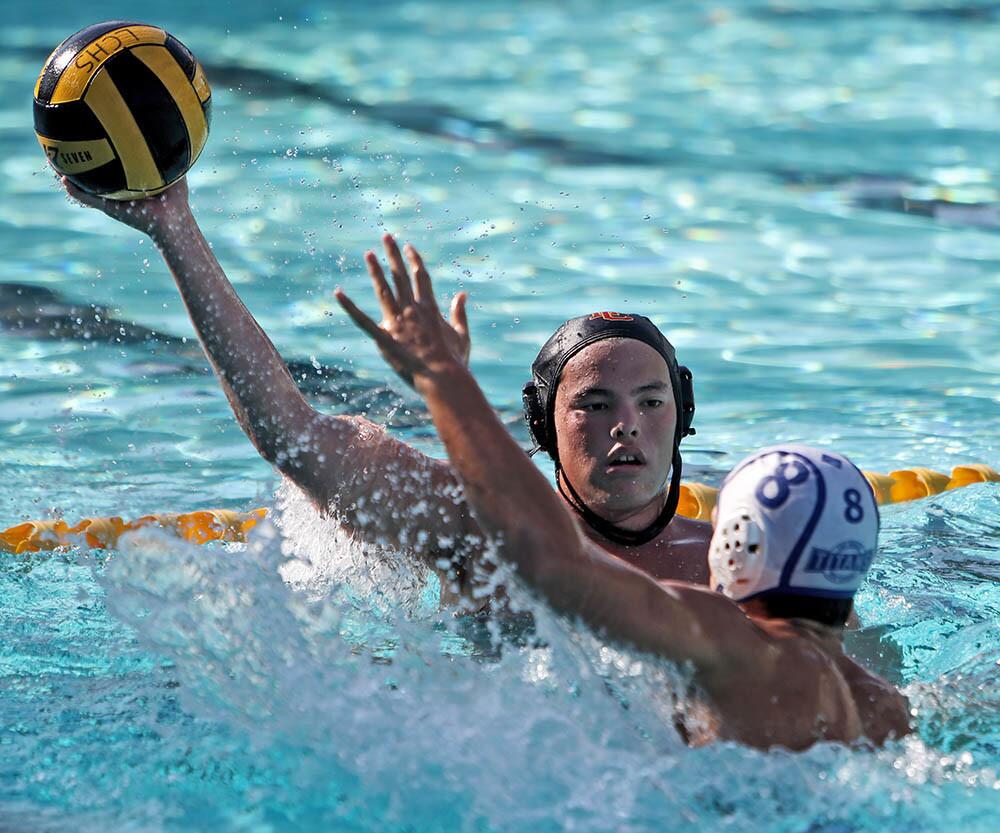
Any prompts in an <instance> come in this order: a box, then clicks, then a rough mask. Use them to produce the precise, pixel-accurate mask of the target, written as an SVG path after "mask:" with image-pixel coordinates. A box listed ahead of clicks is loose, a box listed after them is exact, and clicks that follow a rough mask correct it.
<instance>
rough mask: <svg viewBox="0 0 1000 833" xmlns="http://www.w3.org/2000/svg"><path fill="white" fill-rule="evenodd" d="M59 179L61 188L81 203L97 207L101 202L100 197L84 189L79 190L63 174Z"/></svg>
mask: <svg viewBox="0 0 1000 833" xmlns="http://www.w3.org/2000/svg"><path fill="white" fill-rule="evenodd" d="M59 181H60V182H61V183H62V186H63V188H65V189H66V193H67V194H69V195H70V197H71V198H72V199H74V200H76V201H77V202H79V203H82V204H83V205H87V206H90V207H91V208H97V207H98V205H99V204H100V202H101V199H102V198H101V197H95V196H93V195H91V194H88V193H87V192H86V191H81V190H80V189H79V188H77V187H76V186H75V185H74V184H73V183H72V182H70V181H69V179H68V178H67V177H65V176H60V177H59Z"/></svg>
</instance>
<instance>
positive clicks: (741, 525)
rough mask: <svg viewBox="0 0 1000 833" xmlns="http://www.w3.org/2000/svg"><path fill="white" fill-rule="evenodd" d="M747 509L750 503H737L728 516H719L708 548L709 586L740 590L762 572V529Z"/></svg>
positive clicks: (754, 583) (753, 583)
mask: <svg viewBox="0 0 1000 833" xmlns="http://www.w3.org/2000/svg"><path fill="white" fill-rule="evenodd" d="M750 512H751V510H750V508H749V507H744V506H740V507H735V511H734V512H733V513H731V514H729V515H728V516H726V517H724V518H722V517H720V518H718V520H717V522H716V526H715V534H714V535H713V536H712V543H711V546H710V548H709V551H708V568H709V570H710V571H711V578H710V580H709V581H710V584H711V586H712V587H716V588H727V589H731V591H732V592H741V591H742V590H743V589H745V588H750V587H756V586H757V585H759V584H760V579H761V575H762V574H763V572H764V552H765V543H764V531H763V530H762V529H761V527H760V524H758V523H757V522H756V521H754V520H753V518H752V517H751V516H750ZM723 592H725V591H723ZM726 595H727V596H728V595H731V593H730V592H726Z"/></svg>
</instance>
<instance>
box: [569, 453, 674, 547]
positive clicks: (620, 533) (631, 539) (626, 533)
mask: <svg viewBox="0 0 1000 833" xmlns="http://www.w3.org/2000/svg"><path fill="white" fill-rule="evenodd" d="M556 486H557V487H558V489H559V494H561V495H562V496H563V498H564V499H565V500H566V502H567V503H568V504H569V505H570V506H571V507H572V508H573V511H574V512H576V514H577V515H579V516H580V517H581V518H583V520H584V522H585V523H586V524H587V526H589V527H590V528H591V529H593V530H594V531H595V532H598V533H600V534H601V535H603V536H604V537H605V538H607V539H608V540H609V541H614V542H615V543H616V544H625V545H626V546H629V547H637V546H639V545H641V544H648V543H649V542H650V541H652V540H653V539H654V538H656V537H657V536H658V535H659V534H660V533H661V532H663V530H664V529H666V528H667V524H669V523H670V521H671V520H673V517H674V514H675V513H676V512H677V502H678V501H679V500H680V497H681V452H680V449H675V450H674V459H673V464H672V471H671V473H670V491H669V492H667V502H666V503H665V504H664V506H663V509H662V510H661V511H660V514H659V515H657V517H656V519H655V520H654V521H653V522H652V523H651V524H650V525H649V526H647V527H645V528H643V529H625V528H624V527H620V526H618V525H616V524H613V523H611V521H608V520H605V519H604V518H602V517H601V516H600V515H598V514H597V513H596V512H594V511H593V510H592V509H591V508H590V507H588V506H587V504H586V503H584V502H583V499H582V498H581V497H580V496H579V495H578V494H577V493H576V489H574V488H573V484H572V483H570V482H569V478H568V477H566V473H565V472H564V471H563V469H562V465H561V464H560V463H559V461H558V460H557V461H556Z"/></svg>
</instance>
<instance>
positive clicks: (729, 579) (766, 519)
mask: <svg viewBox="0 0 1000 833" xmlns="http://www.w3.org/2000/svg"><path fill="white" fill-rule="evenodd" d="M716 512H717V514H716V522H715V531H714V533H713V535H712V542H711V544H710V545H709V551H708V564H709V569H710V570H711V578H710V583H711V586H712V587H714V588H715V589H716V590H718V591H720V592H721V593H723V594H725V595H726V596H728V597H729V598H731V599H734V600H735V601H745V600H747V599H749V598H751V597H753V596H760V595H762V594H765V593H772V592H773V593H781V594H786V593H787V594H790V595H803V596H819V597H822V598H828V599H849V598H852V597H853V596H854V594H855V592H856V591H857V589H858V586H859V585H860V584H861V581H862V580H863V579H864V577H865V575H866V574H867V572H868V568H869V567H870V566H871V563H872V558H873V557H874V555H875V548H876V545H877V543H878V529H879V515H878V505H877V504H876V503H875V496H874V494H873V492H872V489H871V486H869V485H868V481H867V480H866V479H865V476H864V475H863V474H862V473H861V472H860V471H859V470H858V468H857V467H856V466H855V465H854V464H853V463H852V462H851V461H850V460H848V459H847V458H846V457H844V456H843V455H841V454H835V453H833V452H832V451H824V450H822V449H819V448H811V447H810V446H805V445H783V446H775V447H773V448H766V449H764V450H762V451H759V452H757V453H756V454H754V455H752V456H751V457H748V458H747V459H746V460H744V461H743V462H742V463H740V464H739V465H738V466H737V467H736V468H735V469H733V470H732V472H730V474H729V475H728V476H727V477H726V480H725V482H724V483H723V484H722V488H721V490H720V491H719V498H718V504H717V506H716Z"/></svg>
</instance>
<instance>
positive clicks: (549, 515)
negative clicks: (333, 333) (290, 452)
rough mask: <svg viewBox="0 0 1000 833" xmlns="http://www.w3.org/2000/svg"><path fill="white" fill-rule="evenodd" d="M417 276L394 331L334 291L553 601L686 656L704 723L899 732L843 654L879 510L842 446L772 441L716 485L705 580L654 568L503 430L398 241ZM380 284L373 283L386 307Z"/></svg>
mask: <svg viewBox="0 0 1000 833" xmlns="http://www.w3.org/2000/svg"><path fill="white" fill-rule="evenodd" d="M406 254H407V257H408V259H409V261H410V265H411V267H412V270H413V276H414V278H413V285H412V287H410V286H406V287H405V288H400V289H399V291H398V293H397V294H396V296H395V297H394V303H395V308H396V309H397V310H398V312H397V315H396V318H395V321H394V326H393V327H392V329H391V331H389V330H386V329H385V328H383V327H380V326H379V325H378V324H376V323H375V322H374V321H372V320H371V319H370V318H368V317H367V316H366V315H365V314H364V313H363V312H362V311H361V310H360V309H358V307H357V306H356V305H355V304H354V303H353V302H352V301H351V300H350V299H349V298H347V296H346V295H345V294H344V293H343V292H342V291H339V290H338V292H337V298H338V300H339V301H340V303H341V305H342V306H343V307H344V308H345V310H346V311H347V313H348V314H349V315H350V317H351V318H352V320H353V321H354V322H355V323H356V324H357V325H358V326H359V327H360V328H361V329H363V330H364V331H365V332H366V333H368V335H370V336H371V337H372V339H374V341H375V342H376V344H377V345H378V347H379V349H380V350H381V351H382V354H383V355H384V356H385V357H386V359H387V361H388V362H389V364H390V365H391V366H392V367H393V369H394V370H396V372H397V373H399V374H400V375H401V376H403V377H404V378H406V379H408V380H412V381H413V384H414V385H415V387H416V389H417V390H418V391H419V393H420V394H421V395H422V396H423V397H424V399H425V400H426V402H427V405H428V407H429V408H430V412H431V415H432V417H433V419H434V424H435V426H436V427H437V430H438V433H439V435H440V437H441V439H442V441H443V442H444V444H445V447H446V449H447V451H448V456H449V458H450V459H451V462H452V464H453V466H454V467H455V469H456V471H457V472H458V475H459V477H460V479H461V481H462V484H463V485H464V487H465V492H466V495H467V498H468V500H469V502H470V504H471V507H472V510H473V513H474V514H475V517H476V519H477V521H478V522H479V525H480V527H481V528H482V529H483V530H484V531H485V533H486V534H487V535H488V536H489V537H490V538H491V539H492V540H493V541H494V542H495V543H496V545H497V546H498V548H499V553H500V557H501V558H504V559H506V560H509V561H511V562H513V563H514V564H515V565H516V566H517V568H518V572H519V573H520V575H521V576H522V577H523V578H524V579H525V580H526V581H527V582H528V583H529V584H530V585H532V586H533V587H534V588H535V589H536V590H538V591H539V592H540V593H541V595H542V596H543V597H544V598H545V599H546V600H547V601H548V602H549V603H550V604H551V605H552V606H553V607H554V608H556V609H557V610H559V611H561V612H563V613H567V614H570V615H574V616H578V617H580V618H581V619H582V620H583V621H584V622H585V623H586V624H588V625H590V626H591V627H593V628H595V629H597V630H599V631H601V632H603V633H604V634H606V635H607V637H609V638H611V639H613V640H616V641H619V642H622V643H626V644H630V645H632V646H634V647H636V648H638V649H639V650H641V651H645V652H648V653H651V654H654V655H657V656H660V657H664V658H667V659H670V660H674V661H677V662H689V663H691V665H692V666H693V668H694V675H695V682H696V683H697V684H698V686H699V687H700V689H701V690H702V691H703V692H704V695H705V698H706V701H707V702H706V705H707V706H708V709H709V712H710V714H711V715H712V719H711V721H710V722H711V724H712V725H710V726H708V727H706V728H707V732H706V735H705V736H703V737H701V738H699V740H704V739H706V737H708V738H710V737H718V738H728V739H732V740H738V741H741V742H743V743H746V744H749V745H752V746H756V747H760V748H767V747H770V746H784V747H787V748H789V749H804V748H806V747H808V746H810V745H812V744H813V743H815V742H817V741H821V740H827V741H841V742H845V743H851V742H854V741H859V740H861V739H864V738H867V739H868V740H870V741H872V742H874V743H882V742H884V741H885V740H886V739H888V738H891V737H898V736H901V735H903V734H906V733H907V732H908V731H909V727H908V713H907V706H906V701H905V699H904V698H903V697H902V696H901V695H900V694H899V693H898V692H896V691H895V689H894V688H893V687H892V686H890V685H889V684H888V683H887V682H886V681H884V680H882V679H881V678H879V677H877V676H876V675H874V674H872V673H871V672H869V671H867V670H866V669H864V668H862V667H861V666H859V665H857V664H856V663H854V662H853V661H852V660H850V659H849V658H848V657H847V656H846V655H845V654H844V652H843V648H842V642H841V639H842V630H843V625H844V622H845V620H846V618H847V616H848V614H849V613H850V610H851V607H852V600H853V595H854V592H855V591H856V589H857V587H858V584H859V583H860V581H861V579H862V578H863V577H864V575H865V573H866V572H867V570H868V567H869V565H870V562H871V558H872V556H873V554H874V549H875V546H876V542H877V535H878V510H877V507H876V505H875V501H874V497H873V495H872V492H871V489H870V488H869V487H868V485H867V482H866V481H865V480H864V477H863V476H862V475H861V473H860V472H859V471H858V470H857V469H856V468H855V467H854V466H853V465H852V464H851V463H850V462H849V461H848V460H847V459H846V458H844V457H841V456H840V455H837V454H832V453H825V452H822V451H820V450H817V449H812V448H808V447H805V446H789V447H787V448H775V449H771V450H767V451H764V452H761V453H759V454H758V455H756V456H754V457H752V458H750V459H749V460H747V461H745V462H744V463H743V464H741V465H740V466H739V467H737V469H735V470H734V471H733V473H731V474H730V476H729V477H728V478H727V480H726V482H725V483H724V485H723V488H722V491H721V493H720V498H719V505H718V512H719V514H718V517H717V523H716V526H715V530H714V534H713V538H712V543H711V547H710V555H709V563H710V568H711V572H712V579H711V580H712V584H713V586H715V587H717V588H718V590H721V591H722V592H715V591H713V590H708V589H704V588H697V587H693V586H691V585H688V584H685V583H681V582H670V581H664V582H657V581H656V580H655V579H653V578H652V577H651V576H650V575H649V574H647V573H645V572H643V571H641V570H639V569H636V568H635V567H633V566H631V565H629V564H627V563H625V562H624V561H622V560H621V559H618V558H615V557H614V556H612V555H610V554H609V553H608V552H606V551H605V550H603V549H602V548H600V547H598V546H596V545H594V543H593V542H591V541H590V540H588V539H587V538H585V537H584V536H583V535H582V534H581V532H580V529H579V528H578V526H577V523H576V521H575V519H574V517H573V515H572V514H571V513H570V512H569V511H568V510H567V507H566V505H565V504H564V502H563V501H561V500H560V499H559V497H558V496H557V495H556V494H555V493H554V492H553V491H552V489H551V488H550V487H549V485H548V483H547V482H546V480H545V478H544V477H543V476H542V474H541V473H540V472H539V471H538V469H536V468H535V466H534V465H533V464H532V463H531V462H530V461H529V460H528V458H527V457H526V456H525V455H524V453H523V452H522V451H521V450H520V448H519V447H518V445H517V444H516V443H515V442H514V440H513V439H512V438H511V437H510V435H509V434H508V433H507V431H506V429H505V428H504V427H503V425H502V424H501V422H500V421H499V419H498V418H497V416H496V415H495V413H494V412H493V410H492V409H491V408H490V406H489V403H488V402H487V401H486V398H485V397H484V395H483V393H482V391H481V390H480V388H479V386H478V385H477V383H476V381H475V379H474V378H473V377H472V375H471V374H470V373H469V371H468V369H467V368H466V366H465V364H464V362H463V361H462V360H461V357H460V355H459V354H458V353H457V352H456V350H455V348H454V343H453V340H452V339H451V338H450V337H449V333H448V329H449V326H448V324H447V322H445V320H444V319H443V318H442V317H441V314H440V311H439V309H438V306H437V303H436V301H435V299H434V295H433V289H432V286H431V280H430V276H429V274H428V273H427V270H426V268H425V267H424V265H423V263H422V262H421V259H420V256H419V255H418V254H417V252H416V251H415V250H414V249H412V248H410V247H408V248H407V249H406ZM386 291H387V287H380V288H379V294H380V300H381V302H382V304H383V306H384V305H385V303H386V300H385V298H384V297H382V296H383V295H384V293H385V292H386Z"/></svg>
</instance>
